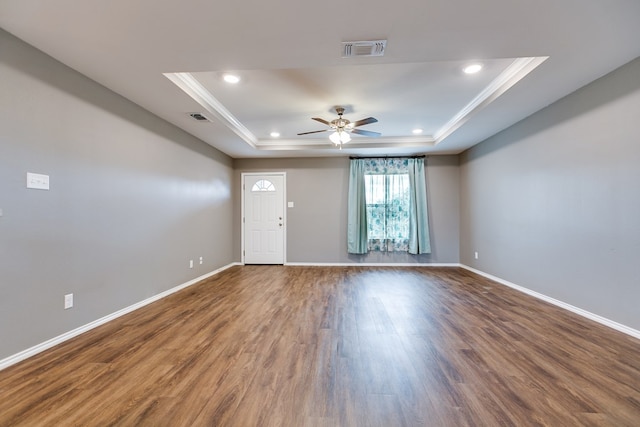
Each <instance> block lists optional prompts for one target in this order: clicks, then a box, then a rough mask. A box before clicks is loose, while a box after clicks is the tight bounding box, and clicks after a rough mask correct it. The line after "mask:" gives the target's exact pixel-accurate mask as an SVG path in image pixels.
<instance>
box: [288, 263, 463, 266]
mask: <svg viewBox="0 0 640 427" xmlns="http://www.w3.org/2000/svg"><path fill="white" fill-rule="evenodd" d="M284 265H287V266H305V267H460V264H458V263H428V262H286V263H285V264H284Z"/></svg>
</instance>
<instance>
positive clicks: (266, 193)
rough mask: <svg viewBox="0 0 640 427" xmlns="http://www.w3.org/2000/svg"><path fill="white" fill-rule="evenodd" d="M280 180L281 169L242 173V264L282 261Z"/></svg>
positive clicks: (282, 182)
mask: <svg viewBox="0 0 640 427" xmlns="http://www.w3.org/2000/svg"><path fill="white" fill-rule="evenodd" d="M284 184H285V179H284V173H279V174H260V175H257V174H255V175H254V174H243V186H242V188H243V193H244V195H243V200H244V212H243V213H244V217H243V230H244V262H245V264H284V236H285V234H284V227H285V221H284V220H285V218H284V196H285V187H284Z"/></svg>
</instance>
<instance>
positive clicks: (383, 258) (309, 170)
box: [233, 156, 459, 263]
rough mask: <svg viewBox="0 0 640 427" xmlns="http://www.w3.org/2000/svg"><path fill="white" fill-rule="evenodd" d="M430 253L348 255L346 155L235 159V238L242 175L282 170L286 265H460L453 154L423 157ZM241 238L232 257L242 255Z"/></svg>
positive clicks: (239, 215) (456, 170)
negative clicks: (284, 176) (284, 178)
mask: <svg viewBox="0 0 640 427" xmlns="http://www.w3.org/2000/svg"><path fill="white" fill-rule="evenodd" d="M426 164H427V168H426V171H427V178H426V179H427V192H428V199H429V222H430V227H431V245H432V253H431V255H419V256H414V255H409V254H406V253H370V254H369V255H366V256H361V255H349V254H348V253H347V241H346V236H347V222H346V221H347V190H348V184H349V159H348V158H347V157H340V158H336V157H332V158H305V159H236V160H235V161H234V169H235V174H236V176H235V180H234V182H235V184H234V190H233V191H234V194H237V195H238V197H237V198H236V201H235V212H236V213H235V215H234V219H235V222H234V234H235V235H237V236H240V217H241V212H240V194H241V193H240V183H241V174H242V173H243V172H273V171H279V172H286V173H287V200H288V201H292V202H294V204H295V206H294V207H293V208H288V209H287V254H286V259H287V262H310V263H354V262H380V263H399V262H402V263H405V262H406V263H415V262H423V263H457V262H459V258H458V257H459V249H458V244H459V232H458V227H459V217H458V210H459V179H458V178H459V174H458V157H457V156H433V157H429V158H427V159H426ZM240 244H241V242H240V239H237V242H236V245H235V246H234V253H235V254H237V257H238V258H239V257H240Z"/></svg>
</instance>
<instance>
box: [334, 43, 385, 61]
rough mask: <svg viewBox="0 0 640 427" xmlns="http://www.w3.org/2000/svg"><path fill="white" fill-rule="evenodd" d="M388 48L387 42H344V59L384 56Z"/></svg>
mask: <svg viewBox="0 0 640 427" xmlns="http://www.w3.org/2000/svg"><path fill="white" fill-rule="evenodd" d="M386 47H387V41H386V40H369V41H360V42H343V43H342V57H343V58H350V57H352V56H382V55H384V50H385V49H386Z"/></svg>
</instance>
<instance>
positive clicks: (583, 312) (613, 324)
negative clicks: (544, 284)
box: [460, 264, 640, 339]
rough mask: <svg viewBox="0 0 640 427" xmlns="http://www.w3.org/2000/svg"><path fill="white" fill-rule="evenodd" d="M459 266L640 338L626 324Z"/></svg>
mask: <svg viewBox="0 0 640 427" xmlns="http://www.w3.org/2000/svg"><path fill="white" fill-rule="evenodd" d="M460 267H462V268H464V269H465V270H469V271H471V272H473V273H476V274H478V275H480V276H483V277H486V278H487V279H490V280H493V281H494V282H498V283H500V284H501V285H505V286H508V287H510V288H513V289H515V290H517V291H520V292H523V293H525V294H528V295H531V296H533V297H535V298H538V299H541V300H542V301H546V302H548V303H550V304H553V305H555V306H558V307H561V308H564V309H565V310H569V311H571V312H573V313H575V314H578V315H580V316H582V317H586V318H587V319H590V320H593V321H594V322H598V323H600V324H602V325H604V326H608V327H609V328H612V329H615V330H616V331H620V332H623V333H625V334H627V335H631V336H632V337H635V338H638V339H640V331H638V330H637V329H633V328H630V327H628V326H626V325H623V324H621V323H618V322H614V321H613V320H610V319H607V318H606V317H602V316H599V315H597V314H594V313H591V312H589V311H587V310H583V309H581V308H579V307H575V306H573V305H571V304H567V303H566V302H563V301H560V300H557V299H555V298H551V297H549V296H546V295H544V294H541V293H539V292H536V291H532V290H531V289H527V288H524V287H522V286H519V285H516V284H515V283H511V282H509V281H507V280H504V279H501V278H499V277H496V276H493V275H491V274H488V273H485V272H484V271H480V270H477V269H475V268H473V267H469V266H468V265H464V264H460Z"/></svg>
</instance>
